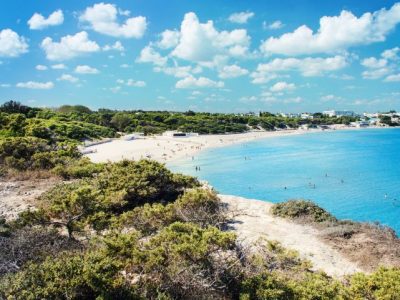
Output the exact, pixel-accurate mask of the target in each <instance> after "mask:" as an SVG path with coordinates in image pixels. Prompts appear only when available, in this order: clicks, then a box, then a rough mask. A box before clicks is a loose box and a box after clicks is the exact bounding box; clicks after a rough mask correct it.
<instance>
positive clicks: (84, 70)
mask: <svg viewBox="0 0 400 300" xmlns="http://www.w3.org/2000/svg"><path fill="white" fill-rule="evenodd" d="M99 72H100V71H99V70H97V69H96V68H92V67H90V66H88V65H79V66H77V67H76V68H75V73H78V74H97V73H99Z"/></svg>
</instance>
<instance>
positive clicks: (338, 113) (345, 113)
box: [322, 110, 356, 117]
mask: <svg viewBox="0 0 400 300" xmlns="http://www.w3.org/2000/svg"><path fill="white" fill-rule="evenodd" d="M322 114H323V115H325V116H328V117H354V116H355V115H356V114H355V112H354V111H352V110H325V111H323V112H322Z"/></svg>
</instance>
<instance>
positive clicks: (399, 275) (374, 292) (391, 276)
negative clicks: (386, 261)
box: [349, 268, 400, 300]
mask: <svg viewBox="0 0 400 300" xmlns="http://www.w3.org/2000/svg"><path fill="white" fill-rule="evenodd" d="M399 295H400V269H398V268H380V269H378V270H377V271H376V272H374V273H372V274H370V275H366V274H363V273H358V274H356V275H354V276H352V277H351V278H350V287H349V296H350V298H351V299H356V300H361V299H382V300H386V299H387V300H389V299H390V300H392V299H398V297H399Z"/></svg>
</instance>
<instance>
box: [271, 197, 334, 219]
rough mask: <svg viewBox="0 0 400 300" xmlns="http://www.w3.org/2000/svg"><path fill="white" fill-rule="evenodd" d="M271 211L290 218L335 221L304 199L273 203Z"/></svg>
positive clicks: (328, 214)
mask: <svg viewBox="0 0 400 300" xmlns="http://www.w3.org/2000/svg"><path fill="white" fill-rule="evenodd" d="M272 213H273V214H274V215H276V216H279V217H283V218H292V219H305V220H307V221H311V222H317V223H321V222H337V219H336V218H335V217H334V216H332V215H331V214H330V213H328V212H327V211H326V210H324V209H323V208H321V207H319V206H318V205H316V204H315V203H313V202H311V201H306V200H289V201H286V202H282V203H277V204H274V206H273V207H272Z"/></svg>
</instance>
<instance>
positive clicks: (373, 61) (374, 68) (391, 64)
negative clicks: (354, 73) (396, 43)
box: [361, 47, 400, 81]
mask: <svg viewBox="0 0 400 300" xmlns="http://www.w3.org/2000/svg"><path fill="white" fill-rule="evenodd" d="M399 50H400V48H398V47H395V48H392V49H387V50H385V51H383V52H382V53H381V57H380V58H376V57H368V58H365V59H363V60H362V61H361V65H362V66H364V67H365V68H366V70H365V71H363V72H362V77H363V78H365V79H379V78H382V77H384V76H387V78H386V79H385V81H396V80H393V75H394V74H395V73H396V72H399V71H400V68H399V65H398V59H399V57H398V55H397V54H398V52H399Z"/></svg>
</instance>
